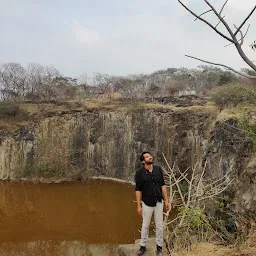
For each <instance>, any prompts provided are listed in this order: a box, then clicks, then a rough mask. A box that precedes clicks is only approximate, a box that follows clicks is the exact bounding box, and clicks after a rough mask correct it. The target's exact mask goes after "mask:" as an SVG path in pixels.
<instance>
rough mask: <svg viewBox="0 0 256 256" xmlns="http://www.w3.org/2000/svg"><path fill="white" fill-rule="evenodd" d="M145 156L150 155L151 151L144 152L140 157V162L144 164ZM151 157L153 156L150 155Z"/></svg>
mask: <svg viewBox="0 0 256 256" xmlns="http://www.w3.org/2000/svg"><path fill="white" fill-rule="evenodd" d="M145 154H150V152H149V151H143V152H142V153H141V155H140V161H141V162H142V161H143V160H145V159H144V155H145ZM150 155H151V154H150Z"/></svg>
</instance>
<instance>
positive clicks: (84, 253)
mask: <svg viewBox="0 0 256 256" xmlns="http://www.w3.org/2000/svg"><path fill="white" fill-rule="evenodd" d="M115 251H116V245H111V244H105V245H104V244H102V245H88V244H87V243H85V242H82V241H51V240H49V241H36V242H27V243H3V244H1V247H0V255H1V256H23V255H24V256H30V255H31V256H32V255H33V256H53V255H54V256H78V255H79V256H113V255H115Z"/></svg>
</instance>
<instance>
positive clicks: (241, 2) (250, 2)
mask: <svg viewBox="0 0 256 256" xmlns="http://www.w3.org/2000/svg"><path fill="white" fill-rule="evenodd" d="M228 5H229V6H231V7H232V8H235V9H244V10H248V11H249V10H250V9H251V8H253V7H254V5H255V0H229V1H228Z"/></svg>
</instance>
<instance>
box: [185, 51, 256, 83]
mask: <svg viewBox="0 0 256 256" xmlns="http://www.w3.org/2000/svg"><path fill="white" fill-rule="evenodd" d="M185 56H186V57H188V58H191V59H195V60H199V61H202V62H204V63H207V64H211V65H215V66H220V67H224V68H227V69H229V70H231V71H233V72H234V73H236V74H238V75H240V76H243V77H246V78H249V79H256V76H249V75H246V74H244V73H242V72H240V71H237V70H235V69H233V68H231V67H229V66H227V65H224V64H219V63H214V62H210V61H206V60H202V59H199V58H196V57H193V56H189V55H185Z"/></svg>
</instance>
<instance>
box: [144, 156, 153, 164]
mask: <svg viewBox="0 0 256 256" xmlns="http://www.w3.org/2000/svg"><path fill="white" fill-rule="evenodd" d="M142 162H143V163H144V164H153V157H152V156H151V155H150V154H149V153H146V154H144V161H142Z"/></svg>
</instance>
